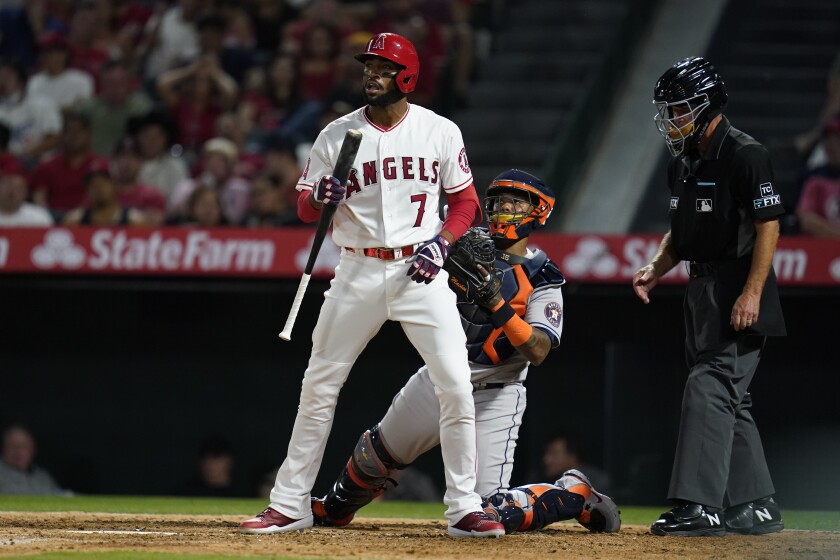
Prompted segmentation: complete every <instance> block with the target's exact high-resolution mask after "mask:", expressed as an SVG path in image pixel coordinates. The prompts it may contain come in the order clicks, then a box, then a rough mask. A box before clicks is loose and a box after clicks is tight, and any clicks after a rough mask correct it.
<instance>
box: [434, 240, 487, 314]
mask: <svg viewBox="0 0 840 560" xmlns="http://www.w3.org/2000/svg"><path fill="white" fill-rule="evenodd" d="M495 262H496V244H495V243H493V240H492V239H491V238H490V234H488V233H487V232H486V231H484V230H483V229H480V228H476V227H472V228H470V229H468V230H467V232H466V233H464V235H462V236H461V238H460V239H458V241H456V242H455V245H453V246H452V251H451V252H450V254H449V258H448V259H446V261H444V263H443V268H444V269H445V270H446V271H447V272H448V273H449V287H450V288H452V289H453V290H454V291H455V293H459V294H461V295H463V297H464V299H466V300H467V301H471V302H473V303H477V304H478V305H481V306H485V307H486V306H487V305H488V303H489V302H490V300H492V299H493V298H494V297H495V296H496V295H497V294H498V293H499V290H500V289H501V287H502V282H501V280H500V279H499V277H498V275H497V274H495V272H494V268H495Z"/></svg>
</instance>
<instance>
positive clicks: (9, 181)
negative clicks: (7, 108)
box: [0, 124, 53, 227]
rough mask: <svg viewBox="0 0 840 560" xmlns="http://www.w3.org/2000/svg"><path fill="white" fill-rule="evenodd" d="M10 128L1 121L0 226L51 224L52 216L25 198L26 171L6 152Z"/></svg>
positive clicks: (27, 189) (27, 187)
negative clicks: (5, 145)
mask: <svg viewBox="0 0 840 560" xmlns="http://www.w3.org/2000/svg"><path fill="white" fill-rule="evenodd" d="M8 141H9V128H8V127H7V126H5V125H3V124H0V150H2V152H0V227H22V226H40V227H46V226H51V225H52V224H53V219H52V216H50V213H49V212H47V211H46V210H45V209H43V208H41V207H40V206H38V205H36V204H30V203H29V202H26V197H27V195H28V194H29V185H28V183H27V177H26V172H25V171H24V169H23V167H22V166H21V165H20V163H19V162H18V160H17V159H16V158H15V157H14V156H12V155H11V154H9V153H8V152H5V147H4V144H7V143H8Z"/></svg>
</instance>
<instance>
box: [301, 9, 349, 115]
mask: <svg viewBox="0 0 840 560" xmlns="http://www.w3.org/2000/svg"><path fill="white" fill-rule="evenodd" d="M340 46H341V43H340V41H339V37H338V33H337V32H336V30H335V28H334V27H333V26H331V25H328V24H326V23H315V24H312V25H310V26H309V28H308V29H307V30H306V34H305V35H304V37H303V45H301V50H300V55H299V56H298V68H299V69H300V70H299V79H298V81H299V87H300V94H301V97H303V98H304V99H308V100H311V101H320V100H321V99H323V98H324V97H325V96H326V95H327V92H328V91H329V90H330V88H331V87H332V85H333V83H334V81H335V74H336V66H337V63H336V57H337V56H338V52H339V50H340Z"/></svg>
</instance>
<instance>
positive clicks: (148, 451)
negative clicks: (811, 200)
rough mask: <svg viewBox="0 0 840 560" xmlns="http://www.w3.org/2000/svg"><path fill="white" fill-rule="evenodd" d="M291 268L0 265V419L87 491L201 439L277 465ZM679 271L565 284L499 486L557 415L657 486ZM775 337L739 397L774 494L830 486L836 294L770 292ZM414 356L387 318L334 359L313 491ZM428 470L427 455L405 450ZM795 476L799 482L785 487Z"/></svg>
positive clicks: (434, 461)
mask: <svg viewBox="0 0 840 560" xmlns="http://www.w3.org/2000/svg"><path fill="white" fill-rule="evenodd" d="M296 287H297V282H296V281H290V280H287V281H262V280H260V281H242V280H236V281H221V280H212V281H206V280H175V279H141V280H137V279H130V280H129V279H120V278H102V279H89V278H85V279H75V278H43V277H39V278H26V277H8V276H7V277H2V278H0V293H2V294H3V295H2V305H0V309H2V312H1V313H2V323H1V324H2V327H0V330H1V331H2V336H0V422H3V421H9V420H12V419H19V420H23V421H25V422H26V423H27V424H28V425H29V426H31V427H32V429H33V431H34V432H35V434H36V436H37V439H38V442H39V445H40V454H39V458H40V463H41V464H43V465H44V466H46V467H47V468H49V469H50V470H51V471H52V472H53V473H54V474H55V475H56V476H57V478H59V480H61V481H62V482H63V483H65V484H66V485H68V486H69V487H71V488H73V489H75V490H77V491H80V492H86V493H119V494H165V493H170V492H172V491H174V489H175V488H177V485H178V483H179V482H180V481H181V480H183V479H184V478H185V477H187V476H189V475H190V473H191V472H192V469H193V468H194V463H195V456H196V453H197V450H198V445H199V443H200V441H201V440H202V439H204V438H205V437H208V436H213V435H221V436H223V437H225V438H226V439H228V440H229V441H230V442H231V443H232V445H233V448H234V451H235V453H236V456H237V479H238V484H239V487H240V489H241V492H242V493H243V494H244V495H256V486H257V482H258V480H259V479H260V478H261V477H262V476H263V475H264V474H265V473H272V474H273V472H275V470H276V467H277V466H278V465H279V462H280V461H282V458H283V456H284V455H285V452H286V442H287V441H288V437H289V434H290V431H291V427H292V423H293V421H294V416H295V413H296V409H297V401H298V393H299V390H300V380H301V377H302V375H303V371H304V369H305V367H306V363H307V360H308V357H309V350H310V345H311V342H310V338H309V335H308V333H311V330H312V328H313V327H314V324H315V319H316V317H317V313H318V310H319V308H320V303H321V301H322V296H321V294H322V293H323V291H324V290H326V289H327V287H328V284H327V283H326V282H313V283H312V284H311V285H310V287H309V292H308V295H307V298H306V299H305V300H304V304H303V307H302V309H301V313H300V316H299V319H298V323H297V325H296V327H295V330H294V333H293V341H292V342H291V343H285V342H281V341H279V339H278V338H277V333H278V332H279V330H280V329H281V328H282V325H283V323H284V321H285V319H286V314H287V312H288V309H289V305H290V303H291V300H292V297H293V296H294V291H295V289H296ZM681 294H682V289H681V288H675V287H667V286H663V287H660V288H657V291H656V292H654V297H653V298H652V303H651V304H650V305H649V306H644V305H642V304H641V303H640V302H639V301H638V300H636V299H635V297H634V296H633V295H632V292H631V290H630V288H629V286H608V287H602V286H579V285H570V286H567V289H566V291H565V298H566V309H565V327H564V328H565V331H564V334H563V340H562V343H561V346H560V348H559V349H558V350H555V351H554V352H552V354H551V356H550V358H549V359H548V360H547V361H546V363H545V364H543V365H542V366H540V367H538V368H533V369H532V372H531V375H530V379H529V382H528V390H529V406H528V410H527V412H526V416H525V426H524V428H523V430H522V433H521V441H520V447H519V449H518V452H517V467H516V469H515V471H514V483H523V482H531V481H533V480H529V477H533V476H537V475H536V474H534V473H536V472H538V469H539V459H540V456H541V452H542V445H543V443H544V442H545V440H546V439H547V438H549V437H550V436H551V435H553V434H554V433H557V432H569V431H571V432H573V433H575V434H578V435H580V436H582V437H584V441H583V451H584V453H585V454H586V455H587V456H588V460H589V462H591V463H595V464H600V465H603V466H605V467H606V468H607V469H608V470H609V472H610V474H611V475H612V478H613V488H612V489H611V490H612V491H613V493H614V494H616V497H617V498H618V499H619V500H622V501H625V502H628V503H639V504H642V503H651V504H660V503H663V502H664V496H665V492H666V490H667V482H668V476H669V474H670V467H671V459H672V456H671V454H672V453H673V447H674V441H675V438H676V430H677V422H678V418H679V408H680V399H681V391H682V383H683V382H684V379H685V375H686V370H685V366H684V363H683V358H682V311H681ZM783 298H784V301H783V304H784V306H785V312H786V316H787V320H788V329H789V331H790V332H791V335H790V336H788V337H787V338H785V339H775V340H773V339H771V340H770V342H769V344H768V347H767V350H766V355H765V357H764V360H763V362H762V364H761V365H760V369H759V373H758V375H757V377H756V380H755V382H754V383H753V388H752V392H753V395H754V401H755V406H754V413H755V416H756V418H757V422H758V424H759V428H760V429H761V430H762V434H763V437H764V443H765V447H766V452H767V455H768V459H769V460H770V462H771V469H772V472H773V474H774V479H775V482H776V485H777V488H778V491H779V499H780V501H781V502H782V504H783V507H785V506H786V507H798V508H811V509H815V508H829V507H834V506H836V504H837V503H838V502H840V488H838V486H840V483H838V480H837V477H836V475H835V474H834V467H833V466H832V465H835V464H836V463H837V462H838V461H839V460H840V414H838V412H837V408H836V405H835V401H836V394H837V393H838V389H839V388H840V387H838V381H837V374H838V371H840V367H838V365H837V364H838V363H837V351H836V327H834V326H832V323H831V320H830V319H826V316H827V315H828V316H829V317H832V318H833V317H836V316H837V311H838V308H839V306H838V304H840V293H837V292H828V291H823V292H816V291H813V290H808V291H803V290H787V291H785V292H784V293H783ZM419 365H420V359H419V357H418V356H417V354H416V353H415V351H414V349H413V348H412V347H411V346H410V344H409V343H408V341H407V340H406V339H405V336H404V335H403V334H402V331H401V329H400V328H399V326H398V325H395V324H386V325H385V327H383V329H382V331H381V332H380V333H379V335H377V337H375V338H374V340H373V341H372V342H371V343H370V344H369V346H368V348H367V349H366V350H365V352H364V353H363V354H362V356H361V358H360V360H359V362H358V363H357V365H356V367H355V368H354V370H353V372H352V373H351V375H350V379H349V381H348V383H347V384H346V385H345V388H344V390H343V392H342V395H341V398H340V400H339V405H338V411H337V414H336V419H335V423H334V426H333V431H332V435H331V437H330V441H329V443H328V446H327V453H326V456H325V458H324V462H323V465H322V468H321V475H320V476H319V479H318V482H317V483H316V487H315V491H316V492H319V493H320V492H323V491H325V490H326V488H327V485H328V484H329V483H330V482H331V480H332V479H333V478H334V476H335V475H336V474H337V473H338V471H339V470H340V469H341V467H342V466H343V464H344V462H345V461H346V459H347V456H348V454H349V453H350V451H351V449H352V448H353V446H354V445H355V442H356V439H357V438H358V435H359V433H360V432H361V431H362V430H364V429H365V428H367V427H369V426H371V425H372V424H373V423H375V422H376V421H377V420H378V419H379V418H380V417H381V416H382V414H383V413H384V412H385V410H386V409H387V407H388V404H389V403H390V400H391V398H392V397H393V395H394V394H395V393H396V391H397V390H398V389H399V388H400V387H401V386H402V383H403V382H404V381H405V380H406V379H407V378H408V376H409V375H410V374H411V373H413V372H414V371H415V369H416V368H417V367H418V366H419ZM419 466H421V467H423V468H424V469H425V470H427V471H428V472H429V473H430V474H431V475H432V476H433V477H434V478H435V479H436V480H437V482H438V483H439V484H440V485H442V481H443V477H442V472H441V467H440V455H439V453H438V452H433V453H431V454H429V456H428V457H424V458H423V459H421V460H420V465H419ZM803 480H808V481H809V483H808V484H807V485H806V484H803Z"/></svg>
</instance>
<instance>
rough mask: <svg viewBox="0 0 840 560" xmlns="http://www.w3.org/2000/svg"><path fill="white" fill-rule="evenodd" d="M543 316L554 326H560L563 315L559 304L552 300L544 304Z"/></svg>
mask: <svg viewBox="0 0 840 560" xmlns="http://www.w3.org/2000/svg"><path fill="white" fill-rule="evenodd" d="M544 312H545V318H546V319H548V322H549V323H551V324H552V325H554V328H557V327H559V326H560V319H561V317H562V316H563V310H562V309H560V304H559V303H557V302H556V301H552V302H551V303H549V304H548V305H546V306H545V310H544Z"/></svg>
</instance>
